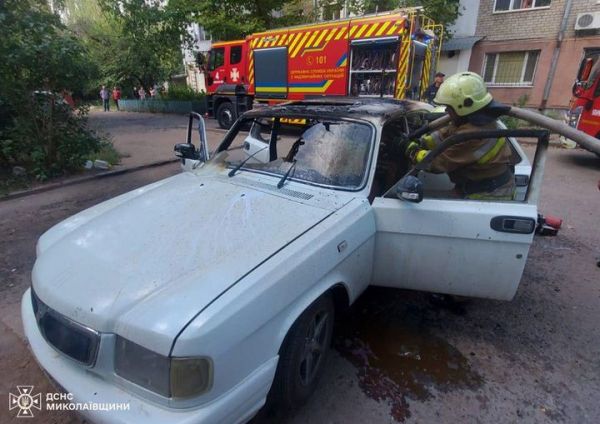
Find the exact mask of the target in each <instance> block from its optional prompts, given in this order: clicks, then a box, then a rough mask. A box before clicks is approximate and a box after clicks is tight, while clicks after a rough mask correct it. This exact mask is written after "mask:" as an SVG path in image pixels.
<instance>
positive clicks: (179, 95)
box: [161, 84, 206, 102]
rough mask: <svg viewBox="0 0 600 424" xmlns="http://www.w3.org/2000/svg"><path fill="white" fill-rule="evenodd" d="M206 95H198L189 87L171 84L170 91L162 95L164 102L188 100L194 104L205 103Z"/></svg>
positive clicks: (202, 93)
mask: <svg viewBox="0 0 600 424" xmlns="http://www.w3.org/2000/svg"><path fill="white" fill-rule="evenodd" d="M205 97H206V94H205V93H204V92H201V93H198V92H197V91H194V90H193V89H191V88H190V87H188V86H185V85H175V84H171V85H170V86H169V90H168V91H167V92H166V93H164V94H162V95H161V98H162V99H164V100H186V101H193V102H201V101H204V99H205Z"/></svg>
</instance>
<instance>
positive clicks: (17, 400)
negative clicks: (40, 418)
mask: <svg viewBox="0 0 600 424" xmlns="http://www.w3.org/2000/svg"><path fill="white" fill-rule="evenodd" d="M17 392H18V394H13V393H9V394H8V410H9V411H12V410H13V409H16V408H19V412H17V418H33V410H34V409H37V410H38V411H40V410H41V409H42V394H41V393H38V394H36V395H34V394H33V386H17Z"/></svg>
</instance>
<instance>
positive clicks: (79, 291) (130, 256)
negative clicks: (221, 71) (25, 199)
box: [22, 99, 547, 423]
mask: <svg viewBox="0 0 600 424" xmlns="http://www.w3.org/2000/svg"><path fill="white" fill-rule="evenodd" d="M429 111H430V108H429V106H427V105H425V104H423V103H418V102H410V101H386V100H382V99H372V100H368V99H360V100H357V99H340V100H328V99H324V100H315V101H305V102H299V103H292V104H286V105H281V106H276V107H272V108H265V109H259V110H253V111H250V112H247V113H246V114H244V115H243V116H242V117H241V118H240V119H239V120H238V121H237V122H236V124H235V125H234V127H233V128H232V129H231V130H230V131H229V132H228V133H227V135H226V136H225V138H224V139H223V141H222V142H221V144H220V146H219V147H218V148H217V149H216V151H215V152H213V153H212V154H211V158H210V159H209V158H208V151H207V147H206V146H207V144H206V137H205V135H204V134H203V133H204V131H203V127H202V126H200V128H199V129H200V131H199V133H200V140H201V142H200V145H199V146H198V147H196V146H194V145H193V144H191V143H184V144H180V145H177V146H176V151H177V152H178V155H179V156H180V157H181V160H182V166H183V168H184V172H182V173H180V174H178V175H175V176H173V177H170V178H167V179H164V180H162V181H158V182H156V183H154V184H150V185H148V186H145V187H142V188H140V189H137V190H134V191H131V192H129V193H126V194H123V195H121V196H118V197H116V198H114V199H111V200H109V201H106V202H104V203H101V204H99V205H97V206H94V207H92V208H90V209H88V210H85V211H83V212H81V213H79V214H77V215H75V216H73V217H71V218H69V219H67V220H65V221H63V222H61V223H59V224H58V225H56V226H55V227H53V228H51V229H50V230H49V231H47V232H46V233H45V234H44V235H43V236H42V237H41V238H40V240H39V242H38V245H37V260H36V262H35V266H34V269H33V273H32V280H33V281H32V286H31V289H30V290H28V291H27V292H26V293H25V295H24V297H23V302H22V317H23V323H24V327H25V332H26V335H27V338H28V339H29V342H30V344H31V349H32V351H33V353H34V354H35V357H36V358H37V360H38V361H39V363H40V364H41V366H42V367H43V368H44V369H45V370H46V371H47V372H48V373H49V374H50V375H51V376H52V378H53V379H54V380H56V382H57V383H58V384H59V385H60V386H61V387H62V388H63V389H64V390H65V391H67V392H70V393H72V395H73V401H74V402H79V403H89V402H99V403H101V404H111V403H113V402H114V403H119V404H122V403H127V405H129V406H128V408H126V409H119V410H112V411H110V413H109V412H106V411H103V410H93V409H88V410H85V411H83V413H84V414H86V415H87V416H89V417H90V419H91V420H92V421H94V422H113V423H116V422H140V423H142V422H143V423H167V422H168V423H200V422H208V423H237V422H244V421H247V420H249V419H250V418H251V417H252V416H253V415H255V414H256V412H257V411H258V410H259V409H260V408H261V407H262V406H263V405H264V404H265V402H266V401H267V399H269V401H270V402H273V404H274V405H280V406H281V407H293V406H297V405H299V404H302V402H303V401H305V400H306V399H307V397H308V396H309V395H310V393H311V391H312V390H313V389H314V387H315V386H316V384H317V382H318V378H319V375H320V373H321V371H322V368H323V363H324V359H325V356H326V354H327V351H328V349H329V345H330V341H331V337H332V331H333V320H334V317H335V315H336V314H337V313H338V312H339V311H340V310H341V309H343V308H347V307H348V306H349V305H351V304H352V303H353V302H354V301H355V300H356V299H357V297H358V296H360V294H361V293H362V292H363V291H364V290H365V289H366V288H367V286H369V285H370V284H374V285H380V286H387V287H397V288H402V289H414V290H423V291H429V292H435V293H446V294H451V295H460V296H471V297H482V298H491V299H502V300H510V299H512V298H513V296H514V295H515V292H516V290H517V287H518V285H519V281H520V279H521V274H522V272H523V268H524V266H525V261H526V259H527V254H528V251H529V247H530V245H531V242H532V239H533V237H534V232H535V229H536V226H537V224H538V211H537V206H536V199H537V193H538V190H537V187H538V186H539V183H540V178H541V163H542V162H543V161H542V158H543V154H544V149H543V148H542V147H545V146H546V145H547V134H545V133H544V132H543V131H529V130H519V131H516V132H514V131H513V132H512V133H511V132H506V131H505V132H502V130H498V131H499V132H498V134H496V133H494V134H491V135H490V134H487V136H500V135H502V136H507V137H511V136H512V135H516V136H529V137H532V136H533V137H538V138H539V139H540V140H541V143H540V146H541V147H540V148H538V150H539V154H538V155H537V158H536V163H534V164H533V170H534V171H533V172H532V165H531V164H530V162H529V161H528V159H527V157H526V156H525V154H524V153H523V151H522V150H521V148H520V147H519V145H518V144H517V143H516V141H515V140H514V139H513V138H510V140H511V146H512V149H513V153H514V154H515V155H516V156H517V157H518V162H519V163H518V164H517V166H516V179H517V185H518V186H519V190H520V191H519V194H518V195H517V197H516V198H515V200H514V201H502V202H500V201H497V202H495V201H473V200H463V199H459V198H456V197H455V196H454V192H453V190H452V185H451V184H450V182H449V180H448V179H447V177H446V176H443V175H442V176H433V175H428V174H427V173H424V172H423V171H422V170H420V169H418V168H412V167H411V165H410V164H409V163H408V162H407V160H406V159H405V158H404V155H403V154H402V152H401V151H400V150H401V149H400V147H399V146H401V144H402V143H399V142H398V140H402V139H403V138H406V134H408V133H409V132H411V131H412V130H414V129H416V128H418V127H419V126H421V125H422V124H423V123H424V122H425V120H426V119H427V115H428V113H429ZM200 122H202V121H201V118H200ZM191 135H192V131H191V127H190V131H189V136H191ZM188 141H191V139H189V140H188ZM456 141H457V140H453V141H450V142H456ZM443 148H444V146H441V147H440V148H439V149H437V150H440V151H441V150H443ZM435 154H437V152H436V151H434V152H433V153H432V155H433V156H434V155H435ZM538 162H539V163H538ZM538 165H539V166H538ZM422 258H435V266H425V267H424V266H423V260H422Z"/></svg>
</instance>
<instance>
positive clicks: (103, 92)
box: [100, 85, 110, 112]
mask: <svg viewBox="0 0 600 424" xmlns="http://www.w3.org/2000/svg"><path fill="white" fill-rule="evenodd" d="M100 98H101V99H102V106H104V112H108V111H110V103H109V99H110V94H109V93H108V90H107V89H106V86H104V85H103V86H102V89H101V90H100Z"/></svg>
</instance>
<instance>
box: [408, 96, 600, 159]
mask: <svg viewBox="0 0 600 424" xmlns="http://www.w3.org/2000/svg"><path fill="white" fill-rule="evenodd" d="M495 109H496V110H501V111H502V113H501V115H507V116H512V117H513V118H517V119H521V120H523V121H527V122H529V123H530V124H533V125H537V126H539V127H542V128H546V129H548V130H550V132H553V133H557V134H560V135H562V136H564V137H566V138H568V139H571V140H573V141H574V142H575V143H577V144H579V145H580V146H581V147H583V148H584V149H587V150H589V151H590V152H594V153H596V154H597V155H600V140H598V139H597V138H595V137H592V136H591V135H589V134H586V133H584V132H582V131H579V130H578V129H576V128H573V127H571V126H569V125H567V124H566V123H564V122H562V121H558V120H556V119H552V118H549V117H547V116H544V115H542V114H540V113H537V112H533V111H530V110H527V109H521V108H519V107H515V106H505V105H501V106H500V107H497V108H495ZM450 121H451V118H450V116H449V115H444V116H442V117H441V118H438V119H436V120H434V121H431V122H430V123H428V124H427V125H424V126H423V127H421V128H419V129H418V130H416V131H413V132H412V133H411V134H409V136H408V139H415V138H419V137H420V136H422V135H424V134H427V133H429V132H432V131H435V130H439V129H440V128H443V127H445V126H446V125H448V124H449V123H450Z"/></svg>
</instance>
